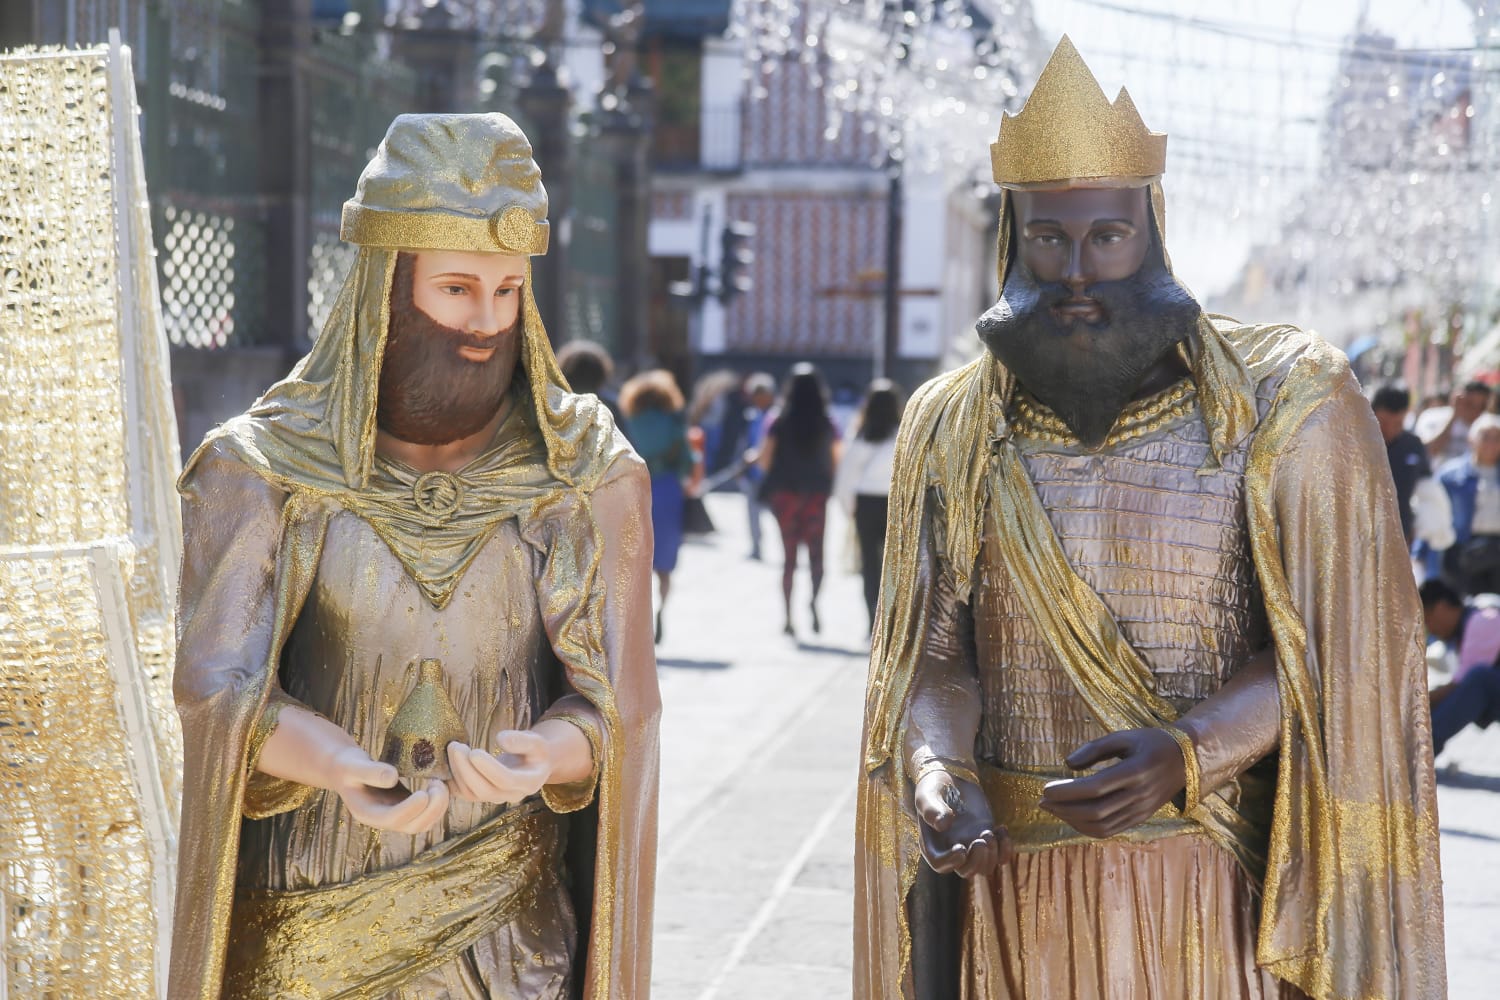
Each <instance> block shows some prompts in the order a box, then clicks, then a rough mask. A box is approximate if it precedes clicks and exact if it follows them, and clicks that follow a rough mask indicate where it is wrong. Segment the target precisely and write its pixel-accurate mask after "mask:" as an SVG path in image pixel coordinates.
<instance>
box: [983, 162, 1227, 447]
mask: <svg viewBox="0 0 1500 1000" xmlns="http://www.w3.org/2000/svg"><path fill="white" fill-rule="evenodd" d="M1007 196H1008V197H1009V198H1010V199H1011V204H1012V206H1013V208H1014V211H1013V212H1012V213H1011V218H1012V225H1013V229H1012V232H1011V242H1010V246H1011V248H1012V252H1011V262H1010V269H1009V271H1008V273H1007V274H1006V277H1005V286H1004V288H1003V289H1002V290H1001V295H1000V301H998V302H997V303H995V305H994V306H993V307H991V308H990V310H989V311H988V312H986V313H985V314H984V315H983V316H982V317H980V319H979V323H978V330H979V336H980V338H981V339H982V340H983V341H984V343H985V345H986V346H987V347H988V348H989V349H990V352H991V353H992V354H994V355H995V357H996V358H998V359H999V361H1000V362H1001V364H1003V365H1005V367H1006V368H1007V369H1008V370H1009V371H1010V372H1011V374H1012V375H1014V376H1015V379H1016V381H1017V382H1018V383H1019V384H1020V385H1021V386H1022V387H1023V388H1024V389H1025V390H1026V391H1027V392H1029V393H1031V394H1032V395H1033V396H1035V397H1036V398H1037V399H1038V400H1040V401H1041V402H1042V403H1044V404H1045V405H1046V406H1047V407H1048V408H1049V409H1051V410H1052V411H1053V412H1054V413H1055V414H1057V416H1058V417H1059V418H1060V419H1061V420H1062V421H1063V422H1064V423H1065V424H1067V425H1068V427H1069V428H1070V429H1071V430H1072V431H1073V433H1074V434H1076V435H1077V436H1078V438H1079V440H1080V441H1082V442H1083V443H1084V444H1085V445H1086V446H1088V447H1091V448H1092V447H1098V446H1099V445H1101V444H1103V443H1104V441H1105V439H1106V438H1107V437H1108V436H1109V432H1110V429H1111V428H1113V427H1114V424H1115V421H1116V420H1117V419H1118V418H1119V415H1120V413H1121V411H1122V410H1124V408H1125V406H1126V404H1127V403H1128V402H1129V401H1130V400H1131V398H1132V397H1134V396H1135V395H1136V394H1137V392H1138V391H1139V390H1140V389H1141V387H1142V384H1143V381H1145V380H1146V378H1147V376H1148V374H1150V373H1152V372H1153V371H1155V370H1159V368H1160V366H1161V365H1162V364H1163V362H1164V361H1166V360H1174V359H1171V358H1170V357H1169V354H1170V352H1172V351H1174V349H1175V347H1176V345H1177V344H1178V343H1180V342H1181V341H1183V340H1184V339H1186V338H1187V337H1188V336H1189V335H1190V334H1191V333H1192V331H1193V330H1194V328H1195V327H1196V326H1197V323H1198V318H1199V316H1200V314H1201V312H1202V310H1201V308H1200V307H1199V305H1198V303H1197V302H1196V301H1195V300H1194V299H1193V297H1192V296H1191V295H1190V294H1189V293H1188V291H1187V289H1185V288H1183V287H1182V285H1180V284H1179V283H1178V282H1177V280H1176V279H1175V278H1173V276H1172V274H1171V272H1170V271H1169V270H1168V269H1167V266H1166V259H1165V255H1164V254H1163V253H1162V248H1161V242H1160V240H1159V238H1158V236H1157V233H1156V228H1155V226H1154V225H1153V224H1152V221H1151V207H1150V203H1149V193H1148V189H1147V188H1145V187H1068V188H1058V189H1053V190H1030V191H1011V192H1009V193H1008V195H1007Z"/></svg>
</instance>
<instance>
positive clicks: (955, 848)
mask: <svg viewBox="0 0 1500 1000" xmlns="http://www.w3.org/2000/svg"><path fill="white" fill-rule="evenodd" d="M923 844H924V846H926V848H927V850H926V851H924V852H923V853H924V854H925V855H926V857H927V863H928V864H929V865H931V866H932V870H933V871H935V872H941V873H944V874H947V873H949V872H956V871H958V869H959V868H960V867H962V866H963V863H964V862H965V861H967V860H968V857H969V849H968V848H967V847H965V846H964V845H963V844H952V843H947V844H945V843H944V842H943V841H940V840H939V839H938V838H937V837H935V836H931V835H924V836H923Z"/></svg>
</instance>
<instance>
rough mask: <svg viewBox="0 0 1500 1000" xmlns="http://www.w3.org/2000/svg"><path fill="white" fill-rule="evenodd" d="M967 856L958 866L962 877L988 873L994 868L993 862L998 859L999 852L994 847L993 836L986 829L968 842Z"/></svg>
mask: <svg viewBox="0 0 1500 1000" xmlns="http://www.w3.org/2000/svg"><path fill="white" fill-rule="evenodd" d="M968 853H969V857H968V859H967V860H966V861H965V862H964V864H963V866H962V867H961V868H959V870H958V873H959V874H960V875H962V876H963V877H964V878H973V877H974V876H976V875H989V874H990V873H991V872H993V871H994V870H995V863H996V861H997V860H998V859H999V852H998V851H997V850H996V848H995V836H994V834H992V833H990V832H989V831H988V830H986V831H985V832H984V833H982V834H980V835H979V836H978V837H977V838H976V839H974V840H972V841H970V843H969V850H968Z"/></svg>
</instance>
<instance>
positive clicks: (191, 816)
mask: <svg viewBox="0 0 1500 1000" xmlns="http://www.w3.org/2000/svg"><path fill="white" fill-rule="evenodd" d="M395 258H396V254H395V252H394V251H392V250H387V249H381V248H372V247H363V248H361V249H360V251H359V255H358V257H357V259H356V261H355V263H354V266H353V267H352V268H351V270H350V273H349V277H348V279H347V280H346V282H345V284H344V287H343V290H342V291H341V293H340V295H339V298H338V300H337V302H336V303H335V305H334V308H333V310H332V312H331V314H330V317H329V320H328V323H327V324H326V325H325V327H324V329H323V332H322V334H321V335H320V336H319V338H318V340H317V342H316V343H315V344H314V346H313V349H312V351H311V352H310V353H309V354H308V356H307V357H306V358H304V359H303V360H302V361H301V362H299V363H298V365H297V366H296V368H294V369H293V371H292V372H291V374H290V375H288V376H287V378H286V379H284V380H283V381H281V382H279V383H277V384H276V385H275V386H273V387H272V388H271V389H269V390H268V391H267V392H266V394H265V395H264V396H263V397H262V398H261V399H260V400H258V401H257V402H256V403H255V405H254V406H253V407H252V408H251V410H250V411H249V412H248V413H246V414H244V415H242V416H240V417H237V418H235V419H234V420H231V421H229V422H228V423H226V424H225V425H223V426H222V427H220V428H217V429H216V430H215V431H214V432H212V433H211V434H210V435H209V438H208V439H207V440H206V441H205V443H204V445H203V446H202V447H200V449H199V450H198V452H197V453H196V454H195V455H194V456H193V458H191V459H190V460H189V461H188V463H187V465H186V468H185V470H184V472H183V477H182V480H181V482H180V484H179V485H180V488H181V489H182V491H183V492H184V494H185V496H186V497H187V498H188V501H189V517H188V523H189V527H188V529H187V537H186V545H185V556H184V562H185V567H184V574H183V581H184V582H183V586H182V587H181V588H180V590H179V598H178V604H179V613H178V629H179V639H178V659H177V670H176V676H175V691H176V696H177V702H178V711H179V714H180V715H181V717H182V720H183V731H184V745H185V746H186V747H188V748H190V749H189V752H188V753H187V754H186V760H185V767H184V772H185V773H184V786H183V787H184V796H183V800H184V806H183V823H182V831H181V838H180V842H179V865H178V871H179V882H178V890H177V904H176V916H175V921H174V930H173V948H172V963H171V966H172V967H171V977H170V984H169V994H170V996H171V997H173V998H174V1000H178V998H205V1000H207V998H213V997H217V996H218V995H219V992H220V985H221V983H222V981H223V975H224V969H225V965H226V948H227V945H228V941H229V936H230V931H231V922H232V909H233V903H234V893H235V886H236V881H237V869H238V866H239V848H240V831H241V822H242V818H243V817H246V816H250V817H256V818H260V817H265V816H269V815H272V814H274V813H277V812H281V811H285V810H288V809H294V808H297V807H298V806H299V805H300V804H301V803H302V801H304V800H305V798H306V797H307V794H308V790H307V789H305V788H303V787H302V786H297V785H294V784H292V783H290V782H283V781H278V780H277V779H273V778H269V776H266V775H263V774H260V773H259V772H252V771H251V769H250V763H251V757H252V752H253V749H254V748H253V746H252V743H253V738H254V734H255V732H256V729H257V724H258V723H259V721H260V720H261V718H262V714H263V712H265V711H266V709H267V707H268V706H272V705H274V704H275V703H276V702H275V699H274V692H275V689H276V685H275V683H274V682H273V681H274V678H275V676H276V674H277V672H278V671H279V670H280V668H281V662H282V652H283V650H284V649H285V647H286V645H287V643H288V640H289V639H290V637H291V635H292V632H293V630H294V628H295V627H296V626H297V622H298V618H299V615H300V613H301V610H302V608H303V606H304V603H305V601H306V599H307V597H308V594H309V593H310V591H311V589H312V587H313V586H314V583H315V580H316V576H317V572H318V567H319V561H320V556H321V552H322V547H323V545H324V542H325V539H326V537H327V532H328V528H329V524H330V522H331V521H332V520H333V519H334V518H335V517H336V516H337V515H339V514H340V513H341V512H343V513H348V514H352V515H356V516H358V517H359V518H361V519H363V520H364V521H365V522H366V523H367V524H368V525H369V527H370V528H371V529H372V530H373V531H374V532H375V533H376V534H378V535H379V536H380V537H381V539H382V541H384V542H385V543H386V545H387V546H388V547H389V549H390V552H391V554H392V555H394V556H395V557H396V558H397V559H398V560H400V562H401V564H402V566H403V567H404V569H405V571H406V572H407V574H408V575H409V576H410V577H411V579H412V580H413V581H414V582H416V583H417V584H418V585H419V586H420V588H421V591H422V593H423V596H424V599H426V600H428V601H429V602H430V603H432V605H433V606H434V607H436V608H439V609H441V608H442V607H443V606H445V605H446V604H447V603H448V601H449V600H451V597H452V594H453V592H454V591H455V590H456V589H457V588H459V587H461V586H462V585H463V581H464V576H465V570H466V569H467V568H468V567H469V566H470V565H471V563H472V562H473V560H474V559H476V558H478V557H479V554H480V553H481V552H482V551H483V549H484V547H485V545H486V544H487V543H488V542H490V541H491V540H492V539H494V538H495V537H496V532H497V531H500V530H501V528H502V525H504V524H513V525H515V526H516V527H517V530H518V531H519V533H520V536H521V537H522V539H523V542H524V544H525V545H526V546H527V547H528V548H529V549H530V550H532V551H533V552H534V553H535V554H536V557H537V558H538V559H539V560H540V565H541V567H542V572H541V575H540V576H538V577H537V579H536V581H535V599H536V609H537V612H538V614H539V615H540V618H541V622H542V626H543V629H544V631H545V634H546V637H547V640H548V642H549V644H550V645H551V647H552V655H553V656H555V657H556V660H557V661H558V663H559V664H560V666H561V674H562V677H561V678H560V680H565V681H566V687H567V688H570V689H571V693H572V694H573V695H575V696H576V698H575V699H574V700H573V701H572V702H571V703H570V704H569V705H568V706H564V707H563V708H562V709H558V707H557V706H554V708H553V711H554V714H557V712H558V711H565V712H566V717H567V718H568V719H569V720H570V721H572V722H575V723H576V724H578V725H579V726H580V728H582V729H583V730H584V732H585V734H586V735H587V736H588V737H589V740H590V743H591V745H592V747H593V750H594V758H595V767H596V771H597V785H596V786H595V785H592V784H591V785H590V789H589V790H586V791H592V792H593V794H592V796H591V797H592V808H591V809H590V810H589V811H587V812H585V813H580V816H587V817H589V819H588V820H580V821H579V822H575V823H574V824H573V834H574V836H575V837H576V838H577V839H578V841H579V842H580V843H578V844H577V845H576V846H577V848H578V850H573V851H570V853H572V854H574V855H575V856H577V855H580V854H581V855H582V856H585V857H588V858H590V860H589V862H588V864H590V865H591V867H592V883H591V884H592V892H591V893H587V894H585V895H586V896H587V898H586V899H583V900H581V902H582V903H583V906H582V907H581V909H586V910H590V911H591V912H589V913H587V915H585V914H584V913H582V912H580V914H579V920H580V922H581V923H587V926H586V927H583V926H580V928H579V932H578V934H579V941H580V945H581V946H583V945H585V943H586V961H585V962H584V963H583V966H582V968H581V970H579V971H578V972H577V973H576V976H575V978H576V980H577V981H578V982H579V983H581V987H582V995H583V996H585V997H587V998H589V1000H612V998H624V997H630V998H644V997H647V996H649V982H650V956H651V948H650V940H651V914H652V894H653V888H654V877H655V846H656V794H657V764H658V760H657V757H658V742H657V718H658V716H659V714H660V698H659V695H658V691H657V685H656V675H655V655H654V650H653V647H652V642H651V637H650V635H651V633H650V621H651V618H650V595H651V589H650V550H651V529H650V519H649V487H648V480H647V477H646V473H645V469H644V466H643V465H642V464H641V462H640V460H639V458H637V457H636V456H635V455H634V453H633V452H632V451H631V450H630V448H629V446H628V444H626V443H625V441H624V439H623V437H622V436H621V435H619V434H618V432H617V431H616V429H615V427H614V425H613V422H612V420H611V419H610V417H609V415H608V412H607V411H606V410H605V409H604V407H603V406H602V405H601V404H599V402H598V401H597V399H594V398H593V397H589V396H577V395H574V394H572V393H571V392H570V391H569V390H568V388H567V384H566V382H565V381H564V380H563V378H562V376H561V374H560V373H559V372H558V370H557V365H556V360H555V359H554V358H553V356H552V352H551V348H550V346H549V344H548V342H547V338H546V331H545V329H544V328H543V326H542V323H541V320H540V317H539V316H538V315H537V312H536V304H535V301H534V298H533V296H532V294H531V285H530V281H529V280H528V281H527V283H526V284H525V286H524V292H523V303H522V321H523V324H524V327H523V339H522V347H521V359H520V360H521V368H520V370H519V372H518V377H517V388H518V390H519V391H518V392H517V393H516V395H515V398H516V399H517V405H518V409H519V416H520V417H521V418H522V419H524V421H525V422H526V425H527V427H528V432H527V433H525V434H511V435H508V436H505V437H503V438H497V444H496V446H495V447H494V448H493V449H492V450H491V451H490V452H488V453H486V455H484V456H481V458H480V459H479V460H476V462H475V463H471V465H470V466H469V467H466V468H465V469H464V470H461V471H460V472H459V473H457V474H456V476H457V478H458V479H459V480H461V486H462V488H461V489H460V490H459V491H458V493H457V496H456V498H455V497H453V496H452V495H451V494H450V496H449V498H448V499H449V500H451V501H452V506H450V507H445V508H443V509H434V508H433V505H432V504H430V503H428V504H423V503H420V502H418V501H417V500H416V494H417V492H419V491H418V490H417V486H418V485H419V484H418V483H416V482H414V481H413V477H412V476H411V475H410V474H409V470H407V472H403V471H402V470H401V469H399V468H397V467H395V466H394V465H391V464H390V463H386V465H385V466H383V467H382V468H381V469H380V470H379V471H377V463H378V461H379V460H378V456H377V455H376V453H375V449H374V438H375V391H374V390H375V386H376V385H378V380H379V359H380V358H381V356H382V354H383V350H384V343H385V337H386V333H387V327H388V321H389V315H388V302H389V297H390V280H391V274H392V271H393V269H394V265H395ZM221 462H228V463H231V464H234V465H237V466H238V467H240V471H241V472H243V473H244V474H248V475H253V476H254V477H257V478H258V479H259V480H261V481H262V482H263V483H264V484H265V486H266V487H269V489H270V490H271V491H273V492H274V493H276V494H279V495H280V497H281V501H280V502H281V514H280V520H279V525H278V527H277V530H276V538H275V539H274V542H275V544H274V546H269V547H268V546H267V544H266V538H265V533H264V532H260V531H253V530H245V531H242V530H240V526H239V525H238V523H237V521H236V520H235V518H234V517H233V516H232V510H233V505H234V503H235V499H236V498H235V496H234V494H233V491H232V490H228V489H222V483H223V480H222V479H221V480H219V483H220V486H219V487H216V486H215V478H214V477H213V476H205V477H204V481H203V482H200V481H199V472H200V464H201V465H203V466H204V468H205V469H206V468H207V467H209V466H211V465H214V464H217V463H221ZM416 478H420V477H416ZM205 486H206V488H207V489H209V491H210V495H207V496H201V495H196V494H195V490H197V489H199V488H200V487H205ZM216 489H217V490H219V491H220V492H219V493H214V491H215V490H216ZM195 503H201V504H204V505H206V507H207V508H210V509H212V510H214V511H216V512H220V511H223V510H226V509H228V510H230V511H231V516H218V517H195V516H194V511H193V505H194V504H195ZM642 602H645V603H642ZM273 711H274V708H273ZM576 791H577V790H576V789H549V790H547V792H546V793H545V794H544V798H547V797H551V798H552V801H551V802H550V803H549V804H551V805H555V806H557V807H558V808H568V807H576V806H578V805H582V804H583V802H584V801H587V800H588V799H589V798H590V796H589V795H587V794H584V795H583V796H582V801H579V800H575V799H574V797H573V795H571V794H570V792H576ZM563 803H567V805H566V806H565V805H563ZM583 841H587V843H586V844H585V843H582V842H583ZM589 847H592V848H593V850H592V851H590V850H589V849H588V848H589ZM572 874H573V875H574V877H575V878H578V879H581V880H583V881H585V882H586V881H587V880H588V875H589V872H587V871H582V870H580V869H577V868H575V869H574V870H573V872H572Z"/></svg>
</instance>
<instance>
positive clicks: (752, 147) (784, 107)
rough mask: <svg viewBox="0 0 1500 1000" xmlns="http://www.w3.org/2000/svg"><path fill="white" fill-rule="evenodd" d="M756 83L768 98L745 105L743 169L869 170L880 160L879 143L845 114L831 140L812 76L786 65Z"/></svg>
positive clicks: (801, 68) (797, 65)
mask: <svg viewBox="0 0 1500 1000" xmlns="http://www.w3.org/2000/svg"><path fill="white" fill-rule="evenodd" d="M757 82H758V83H759V85H760V86H763V87H764V88H765V90H766V96H765V97H763V98H759V99H756V98H754V97H747V98H746V99H745V103H744V119H743V120H744V125H743V128H744V134H743V143H742V148H743V151H744V152H743V156H744V164H745V166H746V167H809V166H811V167H845V166H847V167H869V166H873V165H877V164H878V163H879V161H880V156H881V149H880V143H879V141H878V140H877V139H876V137H875V135H874V134H872V133H869V132H866V131H864V130H863V128H862V127H861V120H860V119H859V118H857V117H854V116H851V115H846V116H844V118H843V121H842V124H841V127H840V129H839V133H838V135H837V136H836V137H835V138H833V139H829V138H828V137H827V135H826V132H827V129H828V127H829V119H828V115H827V113H826V111H825V109H824V104H823V97H822V94H821V92H820V91H819V90H818V89H817V88H815V87H814V86H813V84H812V79H811V71H810V70H809V68H808V67H807V66H804V65H803V64H802V63H800V62H796V61H791V60H788V61H787V62H784V63H782V64H781V65H779V66H778V67H777V68H776V71H775V72H773V73H770V74H765V75H760V76H758V77H757Z"/></svg>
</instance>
